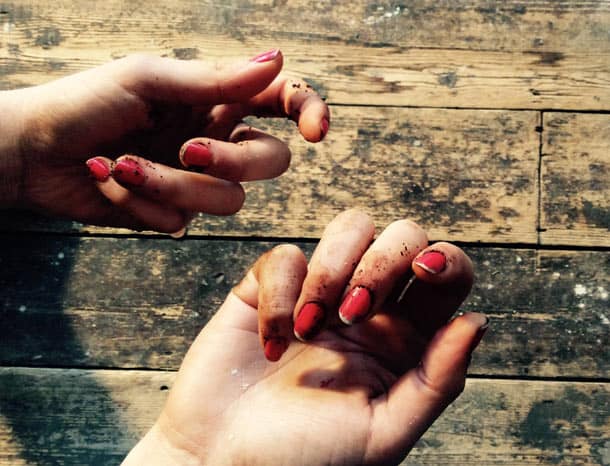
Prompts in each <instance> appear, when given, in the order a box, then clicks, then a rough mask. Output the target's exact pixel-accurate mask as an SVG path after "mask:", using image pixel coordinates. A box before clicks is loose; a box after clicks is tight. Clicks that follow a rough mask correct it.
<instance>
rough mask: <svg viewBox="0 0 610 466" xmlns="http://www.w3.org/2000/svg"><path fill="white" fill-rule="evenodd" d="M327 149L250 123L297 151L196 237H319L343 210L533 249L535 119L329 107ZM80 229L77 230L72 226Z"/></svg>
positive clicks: (287, 127) (199, 222)
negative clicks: (233, 211) (283, 168)
mask: <svg viewBox="0 0 610 466" xmlns="http://www.w3.org/2000/svg"><path fill="white" fill-rule="evenodd" d="M332 112H333V122H332V131H331V132H330V133H329V135H328V138H327V140H326V141H325V142H323V143H320V144H309V143H306V142H304V141H303V140H302V137H301V136H300V135H299V134H298V132H297V131H296V129H295V128H294V125H293V124H292V123H289V122H282V121H273V120H271V121H270V120H253V121H252V123H253V124H255V125H257V126H261V127H264V128H266V129H268V130H269V131H270V132H271V133H273V134H277V135H278V136H279V137H280V138H281V139H283V140H285V141H286V142H287V143H288V144H289V146H290V147H291V149H292V151H293V161H292V165H291V167H290V169H289V170H288V172H287V173H286V174H284V175H282V176H281V177H280V178H278V179H276V180H272V181H267V182H255V183H248V184H247V187H246V191H247V194H248V197H247V199H246V204H245V206H244V208H243V209H242V211H241V212H239V213H238V214H237V215H235V216H232V217H210V216H205V217H200V218H198V219H196V220H195V221H194V222H193V223H192V225H191V227H190V229H189V231H190V232H191V233H192V234H213V235H238V236H272V237H298V238H319V237H320V235H321V233H322V231H323V229H324V227H325V226H326V224H327V223H328V222H329V221H330V220H331V219H332V218H333V217H334V216H335V215H336V214H338V213H339V212H341V211H342V210H344V209H346V208H350V207H354V206H361V207H362V208H364V209H366V210H367V211H368V212H370V213H371V215H372V216H373V217H374V218H375V220H376V222H377V224H378V225H380V226H383V225H386V224H388V223H390V222H391V221H393V220H396V219H398V218H403V217H406V218H411V219H413V220H415V221H417V222H418V223H420V224H421V225H422V226H424V227H425V228H426V229H427V231H428V232H429V234H430V237H431V238H436V239H438V238H451V239H452V240H465V241H487V242H513V243H535V242H536V239H537V232H536V225H537V212H536V209H537V203H538V201H537V196H538V189H537V168H538V151H539V136H540V135H539V133H538V132H537V131H536V128H537V126H538V115H537V114H536V113H535V112H510V111H487V110H485V111H474V110H444V109H396V108H360V107H333V108H332ZM74 227H76V228H74ZM3 228H5V229H17V230H24V229H34V230H36V229H39V228H42V229H57V228H59V229H60V230H63V231H66V229H74V231H91V232H99V231H104V230H100V229H99V228H95V227H90V226H85V227H82V228H81V227H80V226H78V225H74V224H72V223H68V224H63V225H62V224H59V225H58V224H57V223H55V224H48V223H46V222H45V221H43V222H38V223H33V224H32V223H29V220H27V217H26V219H23V220H22V221H15V222H6V223H5V224H4V225H3Z"/></svg>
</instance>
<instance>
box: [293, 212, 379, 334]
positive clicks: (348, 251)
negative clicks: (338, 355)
mask: <svg viewBox="0 0 610 466" xmlns="http://www.w3.org/2000/svg"><path fill="white" fill-rule="evenodd" d="M374 235H375V227H374V225H373V221H372V220H371V218H370V217H369V216H368V215H367V214H365V213H364V212H361V211H358V210H355V209H354V210H348V211H346V212H342V213H340V214H339V215H337V216H336V217H335V218H334V219H333V220H332V221H331V222H330V223H329V224H328V226H327V227H326V229H325V230H324V233H323V234H322V239H321V240H320V242H319V243H318V245H317V247H316V249H315V251H314V253H313V255H312V257H311V261H310V263H309V268H308V272H307V277H306V278H305V282H304V283H303V287H302V290H301V294H300V296H299V300H298V302H297V305H296V307H295V312H294V321H295V323H294V334H295V336H296V337H297V338H299V339H301V340H309V339H311V338H313V337H314V336H315V335H316V334H317V333H318V332H319V331H320V330H321V329H322V328H323V327H324V324H325V322H326V320H327V317H328V316H327V312H328V311H329V310H330V309H335V308H336V306H337V304H338V302H339V300H340V299H341V296H342V294H343V292H344V291H345V284H346V283H347V282H348V281H349V279H350V277H351V276H352V273H353V272H354V268H355V267H356V265H357V264H358V262H359V261H360V258H361V257H362V254H364V251H366V248H367V247H368V246H369V244H371V241H372V240H373V236H374Z"/></svg>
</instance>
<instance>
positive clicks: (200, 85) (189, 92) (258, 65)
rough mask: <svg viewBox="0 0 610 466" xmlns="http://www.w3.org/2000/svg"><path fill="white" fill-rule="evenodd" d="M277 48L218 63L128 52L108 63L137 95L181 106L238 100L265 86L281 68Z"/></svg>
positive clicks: (253, 93) (125, 85)
mask: <svg viewBox="0 0 610 466" xmlns="http://www.w3.org/2000/svg"><path fill="white" fill-rule="evenodd" d="M282 64H283V58H282V54H281V52H280V51H279V50H278V49H274V50H270V51H269V52H266V53H262V54H260V55H257V56H255V57H253V58H251V59H250V60H242V61H239V62H235V63H231V64H218V63H211V62H207V61H202V60H188V61H186V60H176V59H172V58H164V57H157V56H153V55H145V54H141V55H132V56H129V57H126V58H124V59H121V60H117V61H116V62H113V63H111V64H110V65H108V66H109V67H110V68H111V69H113V70H115V69H116V67H118V73H119V77H120V81H119V82H120V83H121V84H122V85H123V87H125V88H126V89H128V90H130V91H132V92H134V93H136V94H137V95H138V96H140V97H143V98H146V99H151V100H157V101H165V102H172V103H180V104H185V105H211V104H221V103H232V102H241V101H244V100H247V99H248V98H250V97H252V96H254V95H256V94H257V93H259V92H261V91H262V90H263V89H265V88H266V87H267V86H268V85H269V84H270V83H271V82H272V81H273V79H274V78H275V77H276V76H277V74H278V73H279V72H280V70H281V69H282Z"/></svg>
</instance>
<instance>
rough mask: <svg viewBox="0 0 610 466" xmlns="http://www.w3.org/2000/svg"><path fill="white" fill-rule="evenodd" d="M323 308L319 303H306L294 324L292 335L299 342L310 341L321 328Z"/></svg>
mask: <svg viewBox="0 0 610 466" xmlns="http://www.w3.org/2000/svg"><path fill="white" fill-rule="evenodd" d="M324 315H325V312H324V308H323V307H322V306H321V305H320V304H319V303H307V304H305V305H304V306H303V307H302V308H301V311H300V312H299V314H298V315H297V318H296V320H295V322H294V334H295V336H296V337H297V338H298V339H299V340H310V339H311V338H313V337H314V336H315V335H316V334H317V333H318V332H319V331H320V329H321V328H322V324H323V323H324Z"/></svg>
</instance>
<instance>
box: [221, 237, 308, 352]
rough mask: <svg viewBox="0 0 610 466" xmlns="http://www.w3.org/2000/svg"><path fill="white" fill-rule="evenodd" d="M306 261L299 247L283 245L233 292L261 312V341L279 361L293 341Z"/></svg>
mask: <svg viewBox="0 0 610 466" xmlns="http://www.w3.org/2000/svg"><path fill="white" fill-rule="evenodd" d="M306 273H307V259H306V258H305V255H304V254H303V252H302V251H301V250H300V249H299V248H298V247H296V246H292V245H288V244H286V245H281V246H277V247H275V248H273V249H272V250H271V251H269V252H267V253H266V254H264V255H263V256H261V257H260V258H259V259H258V260H257V261H256V263H255V264H254V266H253V267H252V269H251V270H250V271H249V272H248V274H247V275H246V277H245V278H244V280H242V281H241V282H240V284H239V285H237V286H236V287H235V288H233V293H234V294H235V295H237V296H238V297H239V298H240V299H241V300H242V301H244V302H245V303H246V304H248V305H250V306H252V307H254V308H257V309H258V330H259V338H260V342H261V345H262V347H263V350H264V352H265V357H266V358H267V359H268V360H269V361H277V360H279V359H280V358H281V356H282V354H283V353H284V352H285V351H286V348H287V347H288V345H289V343H290V341H291V340H292V311H293V309H294V306H295V304H296V301H297V298H298V296H299V292H300V290H301V285H302V284H303V279H304V278H305V274H306Z"/></svg>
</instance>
